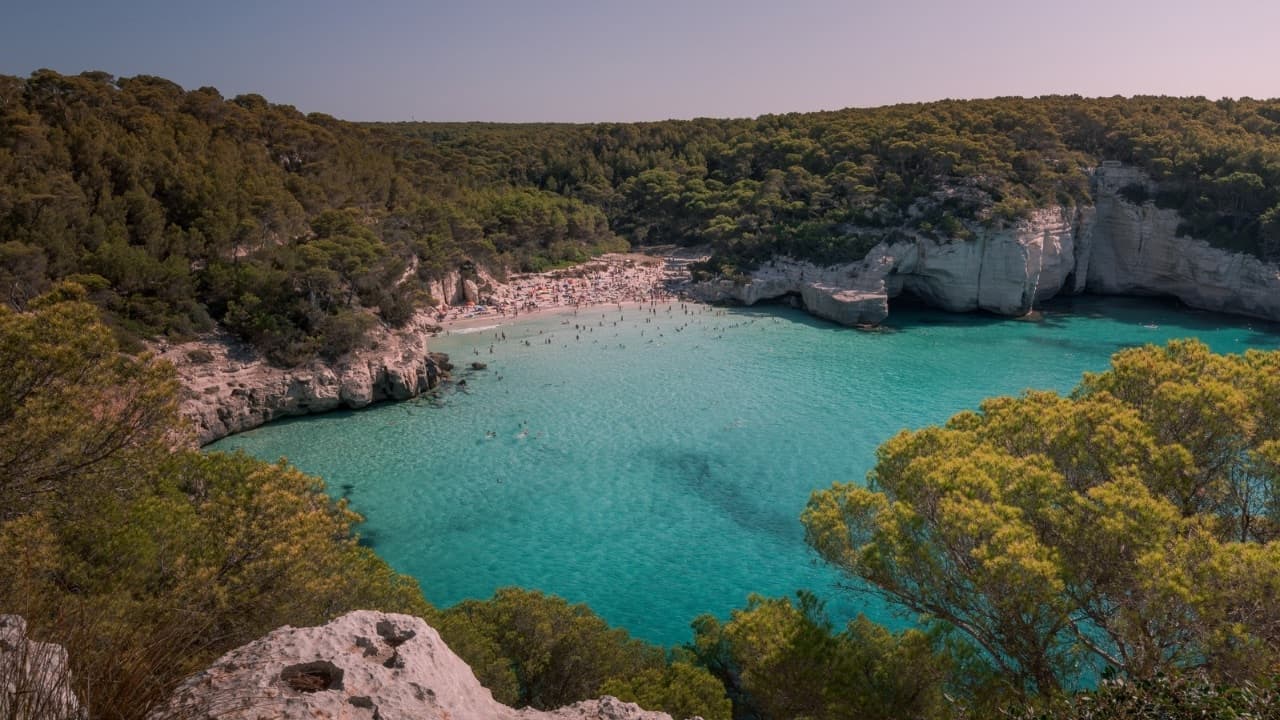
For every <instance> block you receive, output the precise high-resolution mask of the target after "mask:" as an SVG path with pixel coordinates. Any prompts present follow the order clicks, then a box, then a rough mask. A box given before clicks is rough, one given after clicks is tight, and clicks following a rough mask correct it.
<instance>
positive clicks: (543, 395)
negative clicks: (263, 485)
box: [210, 297, 1280, 644]
mask: <svg viewBox="0 0 1280 720" xmlns="http://www.w3.org/2000/svg"><path fill="white" fill-rule="evenodd" d="M691 307H692V308H693V309H692V310H691V312H690V314H685V312H684V311H683V310H682V309H681V307H680V305H679V304H678V303H677V304H674V305H673V306H672V309H671V311H670V312H668V305H666V304H664V305H660V306H659V307H658V308H657V314H656V315H654V314H652V313H650V312H648V311H641V310H640V309H627V310H625V311H622V312H621V313H620V312H619V311H618V310H617V309H616V308H608V307H605V308H591V309H583V310H581V311H579V312H578V314H577V315H573V314H572V312H569V313H565V314H561V315H546V316H539V317H537V318H534V319H532V320H527V321H523V322H521V323H519V324H515V325H507V326H503V327H501V328H487V329H476V330H475V331H474V332H469V333H465V334H463V333H455V334H451V335H449V336H445V337H440V338H437V339H436V340H435V341H433V343H432V349H433V350H439V351H443V352H447V353H449V354H450V355H451V356H452V358H453V361H454V363H455V364H456V365H457V370H456V371H455V377H456V379H459V380H461V379H465V380H466V381H467V384H466V385H465V386H463V387H459V386H457V385H455V386H452V387H451V388H450V389H449V390H447V391H445V392H444V393H442V394H441V395H440V396H439V397H438V398H435V399H422V400H418V401H413V402H408V403H400V404H392V405H382V406H378V407H375V408H371V409H368V410H364V411H360V412H340V413H331V414H327V415H321V416H315V417H309V418H301V419H297V420H291V421H285V422H280V423H275V424H272V425H269V426H266V427H263V428H259V429H257V430H253V431H250V432H247V433H243V434H241V435H237V436H233V437H230V438H227V439H224V440H222V441H220V442H218V443H216V444H214V445H213V446H211V448H210V449H214V450H231V449H243V450H245V451H246V452H249V453H250V454H252V455H255V456H257V457H261V458H264V459H269V460H274V459H276V458H279V457H282V456H283V457H287V458H288V459H289V460H290V461H291V462H293V463H294V464H296V465H298V466H299V467H300V468H302V469H303V470H305V471H307V472H311V473H315V474H318V475H320V476H322V477H324V478H325V480H326V482H327V483H328V485H329V488H330V491H331V492H332V493H334V494H335V495H338V496H345V497H348V498H349V499H350V501H351V503H352V506H353V507H354V508H355V509H356V510H358V511H359V512H360V513H362V514H363V515H364V516H365V517H366V518H367V522H366V524H365V525H364V526H363V527H362V534H363V535H364V537H365V539H366V541H367V542H368V543H370V544H371V545H372V546H373V547H374V548H375V549H376V550H377V552H378V553H379V554H381V555H382V557H384V558H385V559H387V561H388V562H390V563H391V565H392V566H393V567H395V568H396V569H397V570H399V571H401V572H406V573H408V574H410V575H413V576H414V577H416V578H418V580H419V581H420V582H421V583H422V587H423V590H424V592H425V593H426V595H427V597H428V599H430V600H431V601H432V602H434V603H437V604H440V605H449V604H452V603H454V602H457V601H459V600H462V599H466V598H482V597H487V596H489V595H490V594H491V593H492V591H493V590H494V589H495V588H497V587H501V586H505V585H520V586H524V587H530V588H537V589H540V590H544V591H546V592H550V593H555V594H558V595H561V596H564V597H565V598H567V599H569V600H570V601H573V602H586V603H588V604H589V605H590V606H591V607H592V608H593V609H594V610H596V611H597V612H598V613H600V614H601V615H602V616H604V618H605V619H606V620H608V621H609V622H610V623H613V624H616V625H621V626H623V627H625V628H627V629H628V630H630V631H631V632H632V633H633V634H635V635H638V636H640V637H642V638H644V639H647V640H651V641H655V642H661V643H667V644H670V643H678V642H683V641H686V640H687V639H688V638H689V635H690V632H689V628H688V626H689V622H690V621H691V620H692V619H693V618H694V617H695V616H696V615H698V614H700V613H703V612H711V613H713V614H715V615H718V616H721V617H723V616H725V615H727V613H728V611H729V610H730V609H732V608H735V607H741V606H742V605H744V604H745V602H746V596H747V594H748V593H750V592H759V593H762V594H765V595H771V596H776V595H783V594H790V593H792V592H794V591H795V590H796V589H799V588H807V589H811V590H813V591H815V592H816V593H817V594H818V595H819V596H820V597H823V598H825V599H827V601H828V609H829V610H830V611H831V614H832V615H833V616H834V617H835V618H836V619H838V620H843V619H845V618H848V617H851V616H853V615H854V614H856V613H858V612H864V613H866V614H867V615H869V616H870V617H872V618H873V619H875V620H878V621H881V622H888V623H890V624H893V625H901V624H902V623H904V622H908V621H909V620H908V619H904V618H898V617H894V616H893V615H891V614H890V613H889V611H888V609H887V608H885V607H884V606H883V605H881V604H879V603H878V602H876V601H874V600H871V599H868V598H866V597H863V596H854V595H850V594H847V593H844V592H841V591H839V590H838V589H837V588H836V587H835V584H836V583H837V582H838V581H839V577H838V576H837V575H836V574H835V573H834V572H833V571H831V570H830V569H829V568H826V567H823V566H821V565H820V564H818V563H817V562H816V558H815V556H814V554H813V553H812V552H811V551H809V549H808V548H807V547H806V546H805V544H804V539H803V531H802V528H801V526H800V523H799V514H800V511H801V510H802V509H803V507H804V503H805V501H806V499H807V498H808V495H809V493H810V492H811V491H812V490H814V489H816V488H820V487H825V486H826V485H828V484H830V483H831V482H832V481H835V480H857V481H860V480H861V479H862V478H863V477H864V476H865V474H866V472H867V471H868V470H869V469H870V468H871V465H872V463H873V462H874V451H875V448H876V446H877V445H878V444H879V443H880V442H882V441H883V440H885V439H886V438H888V437H890V436H892V435H893V434H894V433H896V432H897V431H899V430H901V429H904V428H915V427H920V426H922V425H925V424H929V423H937V422H941V421H943V420H945V419H946V418H947V417H949V416H951V415H952V414H954V413H956V412H959V411H961V410H964V409H967V408H972V407H974V406H976V405H977V403H978V402H979V401H981V399H982V398H984V397H989V396H992V395H1000V394H1010V393H1017V392H1020V391H1021V390H1023V389H1025V388H1038V389H1052V390H1058V391H1065V390H1068V389H1070V388H1071V387H1072V386H1073V385H1075V383H1076V382H1077V381H1078V380H1079V377H1080V373H1082V372H1084V371H1097V370H1102V369H1104V368H1105V367H1106V364H1107V359H1108V357H1109V356H1110V355H1111V354H1112V353H1113V352H1115V351H1117V350H1119V349H1121V348H1124V347H1128V346H1134V345H1141V344H1144V343H1148V342H1154V343H1163V342H1165V341H1167V340H1169V339H1172V338H1179V337H1199V338H1200V339H1201V340H1203V341H1205V342H1206V343H1208V344H1209V345H1210V346H1212V347H1213V349H1214V350H1217V351H1219V352H1238V351H1242V350H1244V349H1245V348H1248V347H1257V348H1264V349H1271V348H1276V347H1280V334H1278V333H1280V330H1278V329H1277V327H1276V326H1275V325H1272V324H1268V323H1264V322H1261V321H1251V320H1248V319H1243V318H1232V317H1227V316H1222V315H1215V314H1210V313H1201V312H1195V311H1189V310H1186V309H1185V308H1178V307H1176V306H1173V305H1170V304H1166V303H1162V302H1157V301H1149V300H1140V299H1128V298H1092V297H1084V298H1075V299H1070V300H1064V301H1060V302H1055V303H1051V304H1049V305H1047V306H1046V307H1045V308H1043V309H1042V313H1043V315H1042V319H1041V320H1040V321H1038V322H1032V321H1026V320H1013V319H1007V318H997V317H993V316H989V315H982V314H966V315H956V314H948V313H942V312H938V311H934V310H929V309H925V308H919V307H910V306H904V307H898V308H895V310H894V313H893V315H892V316H891V317H890V319H889V321H888V322H887V323H886V326H885V329H884V330H883V331H881V332H859V331H854V330H849V329H845V328H840V327H837V326H834V325H831V324H828V323H825V322H823V321H820V320H816V319H813V318H811V317H809V316H807V315H805V314H804V313H803V312H801V311H798V310H792V309H789V308H785V307H768V308H763V309H751V308H743V309H727V310H726V309H714V308H704V307H702V306H691ZM566 321H567V323H568V324H564V323H565V322H566ZM575 326H577V328H575ZM677 328H679V329H678V330H677ZM495 333H497V334H498V337H497V338H495V337H494V335H495ZM504 333H505V335H506V340H505V341H503V340H502V339H501V338H502V334H504ZM548 340H550V343H548V342H547V341H548ZM526 343H527V344H526ZM491 345H492V346H493V352H492V353H490V350H489V349H490V346H491ZM472 361H481V362H484V363H486V364H487V366H488V367H487V368H486V369H484V370H478V371H473V370H470V369H469V367H468V366H469V364H470V363H471V362H472ZM499 378H501V379H499Z"/></svg>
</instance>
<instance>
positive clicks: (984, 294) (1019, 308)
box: [693, 208, 1080, 325]
mask: <svg viewBox="0 0 1280 720" xmlns="http://www.w3.org/2000/svg"><path fill="white" fill-rule="evenodd" d="M1079 227H1080V223H1078V222H1077V221H1076V215H1075V214H1073V213H1069V212H1067V211H1065V210H1062V209H1060V208H1050V209H1047V210H1041V211H1039V212H1037V213H1036V214H1035V215H1034V216H1033V217H1032V219H1031V220H1029V221H1027V222H1024V223H1019V224H1018V225H1016V226H1014V227H1011V228H1007V229H1002V230H992V231H984V232H981V233H979V235H978V237H977V238H976V239H974V240H950V239H941V240H938V239H933V238H928V237H925V236H923V235H918V234H916V235H912V236H910V239H908V240H898V241H895V242H883V243H880V244H879V245H876V246H875V247H874V248H872V249H871V251H870V252H869V253H868V254H867V256H866V257H865V258H863V259H862V260H859V261H857V262H854V263H849V264H846V265H835V266H831V267H818V266H815V265H813V264H812V263H806V262H798V261H794V260H790V259H787V258H780V259H776V260H774V261H773V262H771V263H766V264H765V265H764V266H762V267H761V268H759V269H758V270H756V271H755V272H754V273H753V274H752V276H751V279H750V280H749V281H747V282H745V283H734V282H732V281H728V280H721V281H716V282H711V283H701V284H699V285H696V286H695V287H694V289H693V292H694V293H695V294H696V295H697V296H698V297H700V298H701V299H703V300H706V301H709V302H715V301H723V300H734V301H737V302H741V303H743V304H746V305H752V304H755V303H756V302H759V301H760V300H765V299H772V298H778V297H782V296H785V295H789V294H794V295H799V296H800V298H801V299H802V300H803V301H804V305H805V308H807V309H808V310H809V311H810V312H812V313H813V314H814V315H817V316H819V317H823V318H826V319H828V320H833V321H835V322H838V323H841V324H844V325H858V324H863V323H877V322H880V321H881V320H884V319H885V317H887V316H888V314H889V300H890V299H891V298H894V297H897V296H898V295H899V294H901V293H902V292H903V291H908V292H911V293H913V294H915V295H917V296H919V297H920V298H921V299H923V300H924V301H926V302H928V303H929V304H931V305H933V306H935V307H939V308H942V309H944V310H951V311H954V312H968V311H971V310H987V311H990V312H994V313H1000V314H1003V315H1023V314H1026V313H1027V312H1029V311H1030V310H1031V307H1032V305H1033V303H1034V302H1035V301H1037V300H1043V299H1045V298H1048V297H1052V296H1053V295H1054V294H1056V293H1057V292H1059V291H1060V290H1061V289H1062V288H1063V286H1064V285H1065V284H1066V282H1067V280H1068V279H1069V278H1070V277H1071V274H1072V272H1073V271H1074V268H1075V262H1076V258H1075V238H1076V234H1077V232H1078V230H1079Z"/></svg>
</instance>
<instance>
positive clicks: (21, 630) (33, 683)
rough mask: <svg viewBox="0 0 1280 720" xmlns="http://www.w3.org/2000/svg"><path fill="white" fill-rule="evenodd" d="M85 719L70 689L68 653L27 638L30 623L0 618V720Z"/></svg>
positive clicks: (58, 646) (1, 616) (13, 618)
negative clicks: (1, 719) (0, 719)
mask: <svg viewBox="0 0 1280 720" xmlns="http://www.w3.org/2000/svg"><path fill="white" fill-rule="evenodd" d="M81 717H84V713H83V711H82V709H81V707H80V702H79V701H78V700H77V699H76V695H75V692H73V691H72V689H71V670H70V669H69V666H68V664H67V651H66V649H64V648H63V647H62V646H61V645H55V644H53V643H43V642H36V641H34V640H31V639H30V638H28V637H27V623H26V621H25V620H23V619H22V618H21V617H19V616H17V615H0V718H5V719H6V720H73V719H78V718H81Z"/></svg>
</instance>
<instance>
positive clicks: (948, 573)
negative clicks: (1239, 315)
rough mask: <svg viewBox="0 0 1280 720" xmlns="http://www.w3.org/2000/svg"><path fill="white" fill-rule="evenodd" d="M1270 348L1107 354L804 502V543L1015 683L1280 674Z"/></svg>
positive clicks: (1048, 688)
mask: <svg viewBox="0 0 1280 720" xmlns="http://www.w3.org/2000/svg"><path fill="white" fill-rule="evenodd" d="M1278 369H1280V353H1274V352H1272V353H1264V352H1258V351H1249V352H1246V353H1245V354H1243V355H1225V356H1224V355H1215V354H1213V353H1211V352H1210V351H1209V350H1208V348H1207V347H1205V346H1204V345H1203V344H1201V343H1198V342H1196V341H1175V342H1172V343H1170V344H1169V345H1168V346H1167V347H1163V348H1159V347H1153V346H1148V347H1144V348H1137V349H1133V350H1126V351H1123V352H1120V353H1118V354H1117V355H1116V356H1115V357H1114V358H1113V359H1112V364H1111V368H1110V369H1109V370H1108V371H1106V372H1103V373H1097V374H1088V375H1086V376H1085V379H1084V381H1083V382H1082V383H1081V384H1080V386H1079V387H1078V388H1077V389H1076V390H1075V391H1074V392H1073V393H1072V394H1071V395H1070V396H1069V397H1062V396H1059V395H1056V394H1054V393H1050V392H1027V393H1025V394H1024V395H1022V396H1021V397H1018V398H996V399H993V400H988V401H986V402H984V403H983V404H982V406H981V408H980V409H979V411H978V412H965V413H961V414H959V415H957V416H955V417H953V418H952V419H951V420H950V421H949V422H948V423H947V424H946V425H945V426H943V427H932V428H926V429H923V430H919V431H912V432H903V433H900V434H899V435H897V436H896V437H894V438H893V439H891V440H889V441H888V442H886V443H885V444H884V445H882V446H881V447H880V449H879V450H878V452H877V462H876V466H875V469H874V470H873V471H872V472H871V473H870V475H869V476H868V481H867V485H866V487H861V486H858V485H855V484H850V483H836V484H835V485H833V486H832V487H831V488H830V489H828V490H823V491H819V492H815V493H814V495H813V497H812V498H811V499H810V501H809V505H808V507H807V509H806V510H805V513H804V516H803V522H804V525H805V528H806V533H807V537H808V540H809V542H810V543H811V544H812V545H813V546H814V548H816V549H817V550H818V552H819V553H820V554H821V555H822V556H823V557H824V558H825V559H827V560H828V561H829V562H832V563H833V564H835V565H836V566H837V567H839V568H841V569H842V570H844V571H846V572H847V573H849V574H850V575H851V576H853V577H854V578H855V579H856V581H857V583H859V584H860V585H861V586H862V587H866V588H868V589H871V590H874V591H875V592H878V593H880V594H882V595H884V596H886V597H888V598H889V599H891V600H892V601H893V602H895V603H898V604H901V605H903V606H905V607H907V608H910V609H911V610H914V611H916V612H918V613H921V614H922V615H923V616H924V617H926V618H929V619H932V620H936V621H939V622H941V623H945V624H947V625H950V626H952V627H954V628H955V629H957V630H959V631H960V632H961V633H963V634H964V635H965V636H967V637H968V638H969V640H970V641H972V642H973V643H975V644H976V645H977V646H978V647H980V648H981V649H982V650H983V651H985V654H986V656H987V658H988V660H989V661H990V662H991V663H993V664H994V665H996V666H997V667H999V668H1000V669H1001V670H1002V671H1003V673H1004V674H1005V675H1006V677H1007V678H1008V680H1009V681H1010V682H1011V683H1012V684H1013V685H1014V687H1015V688H1017V689H1019V690H1034V691H1036V692H1038V693H1040V694H1042V695H1052V694H1055V693H1057V692H1059V691H1061V690H1062V689H1064V688H1069V687H1071V686H1072V685H1073V683H1074V682H1076V679H1077V678H1079V677H1080V675H1081V672H1082V670H1081V668H1082V667H1094V668H1101V667H1109V668H1112V669H1114V670H1116V671H1119V672H1120V673H1122V674H1123V675H1125V676H1127V677H1132V678H1138V679H1147V678H1152V677H1155V676H1156V675H1158V674H1160V673H1169V672H1177V671H1181V670H1186V669H1201V670H1204V671H1206V672H1208V673H1209V674H1210V676H1211V677H1216V678H1219V679H1222V680H1226V681H1230V682H1234V683H1240V682H1245V681H1249V680H1257V679H1259V678H1263V677H1265V676H1267V675H1268V674H1269V673H1271V672H1274V671H1275V670H1276V668H1278V667H1280V622H1278V621H1280V615H1277V610H1276V607H1275V604H1274V602H1272V600H1271V598H1274V597H1275V596H1276V592H1277V590H1278V589H1280V543H1277V541H1276V532H1277V524H1276V523H1277V520H1280V516H1278V515H1277V512H1276V511H1277V503H1276V498H1277V490H1278V488H1277V481H1278V480H1280V473H1278V472H1277V469H1278V468H1280V464H1277V462H1276V460H1277V455H1276V452H1277V447H1278V446H1277V439H1280V435H1278V434H1277V430H1278V428H1277V420H1278V419H1280V414H1278V413H1277V407H1276V402H1277V400H1276V398H1277V397H1280V396H1277V394H1276V389H1277V388H1276V383H1277V378H1280V373H1278V372H1277V370H1278Z"/></svg>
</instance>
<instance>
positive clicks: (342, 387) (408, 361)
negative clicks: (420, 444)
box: [159, 314, 449, 445]
mask: <svg viewBox="0 0 1280 720" xmlns="http://www.w3.org/2000/svg"><path fill="white" fill-rule="evenodd" d="M428 325H429V318H428V316H427V315H425V314H420V315H419V316H417V317H415V318H414V319H413V320H412V321H411V322H410V323H408V324H407V325H406V326H405V327H404V328H402V329H400V330H396V331H389V330H382V331H381V332H378V333H375V335H374V337H373V340H372V343H371V345H370V346H369V347H368V348H366V349H363V350H359V351H356V352H354V353H351V354H349V355H347V356H346V357H343V358H341V359H339V360H337V361H335V362H323V361H319V360H316V361H313V362H311V363H309V364H307V365H304V366H301V367H295V368H280V367H276V366H273V365H271V364H270V363H268V362H267V361H266V360H265V359H264V358H263V357H262V356H261V355H260V354H258V353H257V352H256V351H254V350H253V349H252V348H251V347H249V346H248V345H246V344H244V343H242V342H240V341H238V340H237V339H236V338H235V337H233V336H232V335H230V333H227V332H225V331H222V332H218V333H215V334H211V335H209V336H206V337H204V338H202V339H200V340H198V341H196V342H189V343H182V344H181V345H174V346H170V347H162V348H159V350H160V356H161V357H162V358H164V359H165V360H168V361H169V362H171V363H173V365H174V367H175V368H177V371H178V377H179V379H180V380H181V381H182V402H181V412H182V415H183V416H184V417H186V418H187V419H189V420H190V421H191V423H192V426H193V430H194V433H195V439H196V441H197V442H198V443H199V444H200V445H204V444H207V443H210V442H213V441H214V440H217V439H218V438H221V437H224V436H226V435H231V434H233V433H237V432H241V431H243V430H249V429H251V428H255V427H258V426H259V425H262V424H264V423H266V422H270V421H271V420H274V419H276V418H280V417H286V416H291V415H305V414H307V413H315V412H324V411H327V410H333V409H336V408H343V407H345V408H361V407H365V406H366V405H369V404H371V403H375V402H378V401H382V400H407V399H409V398H413V397H416V396H418V395H420V394H421V393H423V392H425V391H427V390H429V389H431V388H434V387H436V385H438V384H439V383H440V381H441V380H442V379H443V378H444V377H446V375H447V370H448V369H449V364H448V358H447V357H445V356H444V355H440V354H438V353H431V352H428V350H427V344H426V339H427V337H428V336H429V335H430V331H429V330H428Z"/></svg>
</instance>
